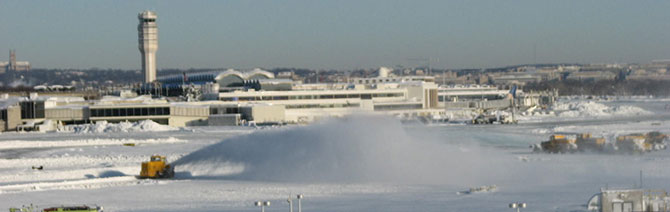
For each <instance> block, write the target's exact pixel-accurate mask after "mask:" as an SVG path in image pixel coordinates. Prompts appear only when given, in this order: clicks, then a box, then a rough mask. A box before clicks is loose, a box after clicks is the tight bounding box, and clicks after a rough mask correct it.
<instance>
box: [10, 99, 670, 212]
mask: <svg viewBox="0 0 670 212" xmlns="http://www.w3.org/2000/svg"><path fill="white" fill-rule="evenodd" d="M571 102H572V103H574V102H577V103H575V104H574V105H573V107H570V106H569V105H568V106H566V108H564V109H566V110H565V111H564V112H568V113H569V114H570V115H569V116H568V115H566V116H560V115H554V116H549V115H537V116H535V117H529V118H528V120H531V121H529V122H526V123H522V124H519V125H482V126H472V125H431V126H425V125H401V124H399V122H397V121H396V120H394V119H391V118H386V117H371V116H363V115H360V116H357V117H348V118H345V119H337V120H329V121H325V122H322V123H316V124H313V125H310V126H289V127H282V128H266V129H254V128H246V127H222V128H217V127H201V128H189V129H176V130H174V131H163V130H164V129H163V128H161V129H160V130H156V131H149V132H146V130H145V131H144V132H143V131H142V130H120V131H119V130H115V129H116V128H113V127H110V126H88V127H81V128H78V129H85V130H83V131H85V133H81V132H82V130H78V131H77V130H75V131H72V130H71V131H72V132H61V133H3V134H0V210H7V208H9V207H17V206H21V205H27V204H31V203H32V204H36V205H38V206H54V205H62V204H63V205H70V204H98V205H101V206H104V207H105V210H106V211H175V212H176V211H259V210H260V209H259V208H257V207H255V206H253V202H254V201H257V200H269V201H271V202H272V205H271V206H270V207H268V208H266V210H267V211H288V203H287V202H286V198H287V197H288V196H289V195H290V194H292V195H295V194H298V193H302V194H304V195H305V199H303V203H302V205H303V210H304V211H506V210H510V209H508V208H507V204H508V203H510V202H515V201H523V202H526V203H528V208H527V209H526V210H525V211H583V210H585V207H584V205H585V204H586V201H587V200H588V199H589V198H590V197H591V196H592V195H593V194H595V193H597V192H598V191H599V189H600V188H601V187H605V186H609V187H632V186H635V185H637V184H638V182H639V173H640V171H642V172H643V176H644V177H643V186H644V187H646V188H657V189H668V190H670V183H669V182H670V169H669V168H668V164H670V150H663V151H659V152H653V153H650V154H645V155H604V154H565V155H546V154H531V150H530V149H529V148H528V146H529V145H530V144H534V143H538V142H540V141H543V140H546V139H547V137H548V136H549V135H550V134H551V133H554V132H592V133H594V134H595V135H603V136H611V135H618V134H625V133H632V132H647V131H651V130H659V131H662V132H664V133H670V111H668V110H666V105H667V104H669V103H670V101H667V100H663V99H661V100H659V99H656V100H654V99H626V100H618V101H608V102H596V103H597V104H599V105H593V104H591V103H585V104H579V102H584V101H583V100H571ZM600 104H602V105H605V106H606V107H604V108H603V106H602V105H600ZM579 105H582V106H579ZM589 105H590V106H589ZM622 106H623V107H622ZM617 107H618V108H623V109H619V110H617V109H615V108H617ZM631 107H635V108H638V109H642V110H643V111H640V110H637V109H634V108H633V109H631ZM570 108H572V109H570ZM579 108H582V109H581V110H580V109H579ZM624 110H626V111H635V112H625V113H624V112H616V111H624ZM571 111H573V112H571ZM575 111H576V112H575ZM574 114H578V115H574ZM589 114H591V115H589ZM538 120H539V121H538ZM129 129H130V128H129ZM147 130H152V129H148V128H147ZM124 143H134V144H136V146H134V147H131V146H123V144H124ZM155 153H157V154H164V155H167V156H168V159H173V160H172V161H174V163H175V164H177V168H176V171H177V177H176V179H173V180H138V179H135V177H134V175H137V174H139V170H140V162H141V161H144V160H147V159H148V157H149V156H150V155H151V154H155ZM175 160H176V161H175ZM40 165H41V166H44V170H41V171H37V170H33V169H32V168H31V167H32V166H40ZM484 185H497V190H496V191H493V192H482V193H474V194H470V195H465V194H461V195H459V194H457V192H459V191H464V190H468V189H469V188H470V187H479V186H484ZM296 210H297V209H296Z"/></svg>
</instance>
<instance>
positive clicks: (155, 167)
mask: <svg viewBox="0 0 670 212" xmlns="http://www.w3.org/2000/svg"><path fill="white" fill-rule="evenodd" d="M172 177H174V166H172V165H171V164H168V162H167V159H166V158H165V156H161V155H152V156H151V158H150V160H149V161H146V162H142V171H140V176H139V178H152V179H157V178H172Z"/></svg>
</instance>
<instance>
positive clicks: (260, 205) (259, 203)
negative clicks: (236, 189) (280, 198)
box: [255, 201, 270, 212]
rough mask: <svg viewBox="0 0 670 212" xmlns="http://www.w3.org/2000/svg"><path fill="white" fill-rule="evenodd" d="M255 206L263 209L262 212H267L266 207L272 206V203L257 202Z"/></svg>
mask: <svg viewBox="0 0 670 212" xmlns="http://www.w3.org/2000/svg"><path fill="white" fill-rule="evenodd" d="M255 205H256V206H258V207H261V212H265V206H270V201H265V202H263V201H257V202H256V204H255Z"/></svg>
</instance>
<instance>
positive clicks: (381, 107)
mask: <svg viewBox="0 0 670 212" xmlns="http://www.w3.org/2000/svg"><path fill="white" fill-rule="evenodd" d="M422 107H423V106H422V105H421V104H409V105H375V106H374V110H375V111H380V110H411V109H421V108H422Z"/></svg>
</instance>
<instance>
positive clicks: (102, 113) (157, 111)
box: [91, 107, 170, 117]
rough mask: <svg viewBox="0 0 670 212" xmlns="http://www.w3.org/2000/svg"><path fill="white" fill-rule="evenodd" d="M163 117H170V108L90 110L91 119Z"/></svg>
mask: <svg viewBox="0 0 670 212" xmlns="http://www.w3.org/2000/svg"><path fill="white" fill-rule="evenodd" d="M164 115H170V107H142V108H106V109H91V117H110V116H164Z"/></svg>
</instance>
